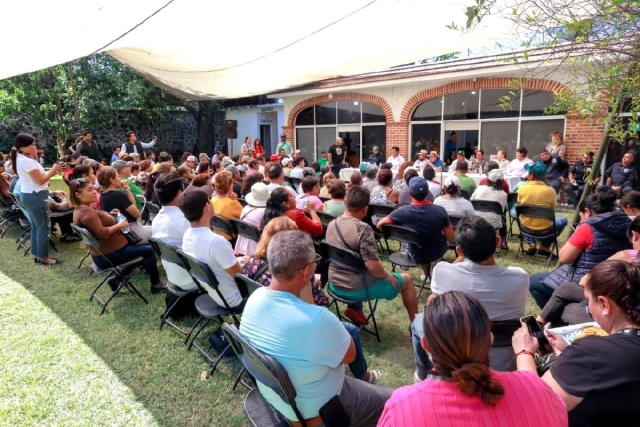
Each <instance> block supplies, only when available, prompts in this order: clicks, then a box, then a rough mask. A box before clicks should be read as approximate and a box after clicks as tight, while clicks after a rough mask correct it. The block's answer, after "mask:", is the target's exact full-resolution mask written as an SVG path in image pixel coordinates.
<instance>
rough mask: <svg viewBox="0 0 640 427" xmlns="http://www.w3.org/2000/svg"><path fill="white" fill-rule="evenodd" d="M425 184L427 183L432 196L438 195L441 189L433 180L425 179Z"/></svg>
mask: <svg viewBox="0 0 640 427" xmlns="http://www.w3.org/2000/svg"><path fill="white" fill-rule="evenodd" d="M427 184H429V192H431V194H433V197H438V196H439V195H440V192H441V191H442V186H441V185H440V184H436V183H435V182H433V181H427Z"/></svg>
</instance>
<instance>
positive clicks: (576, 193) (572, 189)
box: [564, 184, 584, 206]
mask: <svg viewBox="0 0 640 427" xmlns="http://www.w3.org/2000/svg"><path fill="white" fill-rule="evenodd" d="M564 191H566V193H567V194H568V195H569V204H570V205H573V206H577V205H578V200H579V199H580V196H582V192H583V191H584V184H578V185H573V184H567V185H565V187H564Z"/></svg>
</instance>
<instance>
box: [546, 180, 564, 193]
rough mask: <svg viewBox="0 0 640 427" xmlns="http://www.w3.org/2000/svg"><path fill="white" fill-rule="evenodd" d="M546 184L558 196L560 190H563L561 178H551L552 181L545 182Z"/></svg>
mask: <svg viewBox="0 0 640 427" xmlns="http://www.w3.org/2000/svg"><path fill="white" fill-rule="evenodd" d="M545 183H546V184H547V185H548V186H549V187H551V188H553V189H554V190H555V192H556V194H558V192H560V188H562V182H561V181H560V178H551V179H547V180H546V181H545Z"/></svg>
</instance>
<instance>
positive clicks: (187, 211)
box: [178, 185, 213, 221]
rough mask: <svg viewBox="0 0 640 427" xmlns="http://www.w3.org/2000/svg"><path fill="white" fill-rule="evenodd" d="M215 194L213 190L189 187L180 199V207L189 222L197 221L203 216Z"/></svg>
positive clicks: (206, 187)
mask: <svg viewBox="0 0 640 427" xmlns="http://www.w3.org/2000/svg"><path fill="white" fill-rule="evenodd" d="M211 194H213V188H211V186H208V185H205V186H202V187H193V186H189V187H187V189H186V190H184V192H183V193H182V194H181V195H180V198H178V207H179V208H180V210H181V211H182V213H183V214H184V217H185V218H186V219H187V221H195V220H197V219H198V218H200V217H201V216H202V211H203V210H204V207H205V206H206V204H207V203H209V200H210V198H211Z"/></svg>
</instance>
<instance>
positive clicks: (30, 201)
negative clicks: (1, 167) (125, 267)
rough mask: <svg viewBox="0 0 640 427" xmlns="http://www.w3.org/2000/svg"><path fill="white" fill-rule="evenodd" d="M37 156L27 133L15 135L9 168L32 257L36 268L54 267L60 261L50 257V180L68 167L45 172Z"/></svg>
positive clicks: (32, 138) (57, 166)
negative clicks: (26, 222) (23, 213)
mask: <svg viewBox="0 0 640 427" xmlns="http://www.w3.org/2000/svg"><path fill="white" fill-rule="evenodd" d="M37 156H38V146H37V145H36V139H35V138H34V137H33V136H31V135H29V134H28V133H19V134H18V135H16V137H15V139H14V141H13V147H12V148H11V165H12V167H14V169H15V172H16V174H17V175H18V178H19V179H20V184H21V187H22V188H21V193H20V201H21V202H22V205H23V208H24V209H25V210H26V211H27V213H28V217H29V222H30V223H31V255H33V256H34V262H35V263H36V264H42V265H56V264H61V263H62V261H60V260H58V259H56V258H52V257H50V256H49V213H48V212H49V205H48V204H47V198H48V197H49V180H50V179H51V178H53V177H54V176H55V175H56V174H58V173H60V172H63V171H65V170H66V169H67V167H66V166H65V165H64V164H62V163H55V164H54V165H53V166H52V167H51V169H50V170H49V171H48V172H45V170H44V168H43V167H42V165H41V164H40V163H39V162H38V160H37ZM14 165H15V166H14Z"/></svg>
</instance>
